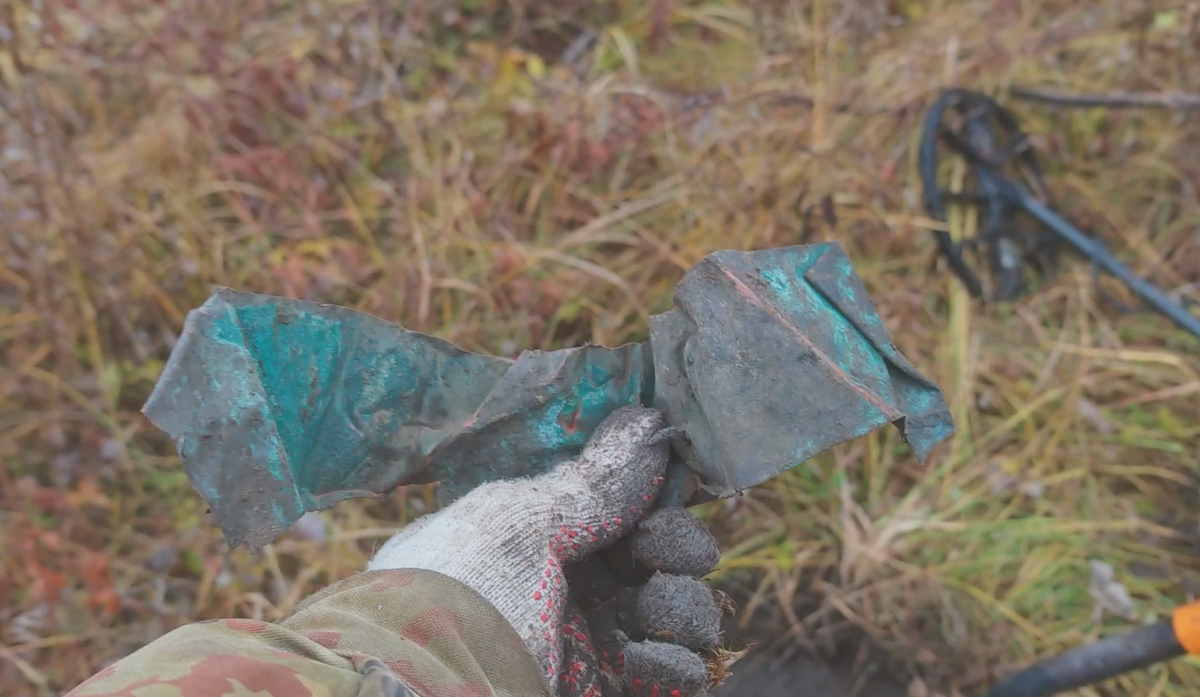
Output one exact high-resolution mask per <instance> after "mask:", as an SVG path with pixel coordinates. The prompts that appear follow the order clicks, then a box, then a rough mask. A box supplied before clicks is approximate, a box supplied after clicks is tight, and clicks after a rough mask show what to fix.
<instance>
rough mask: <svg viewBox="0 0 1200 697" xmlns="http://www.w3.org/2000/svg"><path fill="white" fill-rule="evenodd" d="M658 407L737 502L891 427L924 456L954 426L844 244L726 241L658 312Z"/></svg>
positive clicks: (714, 492) (653, 328)
mask: <svg viewBox="0 0 1200 697" xmlns="http://www.w3.org/2000/svg"><path fill="white" fill-rule="evenodd" d="M650 336H651V343H652V345H653V348H654V351H653V353H654V368H655V374H656V382H655V390H654V405H655V406H656V407H658V408H659V409H661V410H662V411H663V412H664V413H665V414H666V416H667V421H668V422H669V423H670V424H672V425H674V426H682V427H683V428H684V429H685V431H686V433H687V436H688V437H687V439H681V441H680V442H679V443H676V445H675V449H676V452H678V453H679V454H680V455H681V456H682V458H683V461H684V463H685V464H686V465H687V466H688V467H689V468H690V469H691V470H692V471H694V472H695V473H697V474H698V475H699V476H700V479H701V482H702V489H703V490H704V491H707V492H708V493H709V494H710V495H711V496H713V497H716V498H723V497H725V496H729V495H731V494H733V493H736V492H737V491H740V490H742V489H746V488H749V487H752V486H755V485H758V484H761V483H763V482H764V481H766V480H768V479H770V478H772V477H774V476H775V475H777V474H779V473H780V472H782V471H783V470H785V469H788V468H790V467H792V466H794V465H796V464H799V463H801V462H804V461H805V460H807V459H809V458H811V457H813V456H814V455H817V454H818V453H820V452H821V451H823V450H826V449H827V448H829V447H831V446H833V445H836V444H838V443H841V442H844V441H847V440H850V439H851V438H855V437H857V436H861V435H864V434H866V433H869V432H870V431H873V430H875V429H876V428H879V427H880V426H883V425H885V424H887V423H893V424H895V425H896V426H897V427H898V428H900V431H901V433H902V435H903V437H904V439H905V440H906V441H907V442H908V444H909V445H910V446H912V448H913V449H914V451H915V452H916V454H917V456H918V457H919V458H921V459H922V460H924V459H925V457H926V456H927V455H928V453H929V451H930V449H932V448H933V446H934V445H936V444H937V443H938V442H939V441H941V440H943V439H945V438H946V437H948V436H949V435H951V434H952V433H953V431H954V428H953V426H952V424H951V419H950V413H949V410H948V409H947V407H946V402H945V400H944V398H943V397H942V394H941V392H940V391H939V390H938V388H937V385H935V384H934V383H932V382H931V381H930V380H929V379H928V378H926V377H925V376H923V375H921V373H920V372H918V371H917V369H916V368H914V367H913V366H912V364H910V363H909V362H908V360H907V359H905V358H904V356H902V355H901V354H900V352H899V351H897V350H896V347H895V346H894V345H893V344H892V341H891V339H890V338H889V337H888V334H887V331H886V330H885V329H884V327H883V323H882V322H881V321H880V319H879V315H878V314H876V312H875V308H874V306H873V305H872V304H871V301H870V300H869V299H868V298H867V292H866V288H864V287H863V285H862V281H861V280H860V279H859V278H858V276H857V275H856V274H855V273H854V270H853V268H852V267H851V265H850V261H849V259H847V258H846V255H845V253H844V252H843V251H842V248H841V246H840V245H836V244H822V245H811V246H805V247H788V248H784V249H768V250H762V251H755V252H736V251H720V252H715V253H713V254H710V255H709V256H707V257H705V258H704V259H703V260H701V261H700V263H698V264H696V265H695V266H693V267H692V268H691V269H688V271H687V273H685V274H684V277H683V279H682V280H681V281H680V283H679V286H678V287H677V288H676V290H675V309H673V310H671V311H669V312H667V313H664V314H661V315H657V316H654V317H652V318H651V319H650Z"/></svg>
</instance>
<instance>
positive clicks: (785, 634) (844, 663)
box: [713, 588, 908, 697]
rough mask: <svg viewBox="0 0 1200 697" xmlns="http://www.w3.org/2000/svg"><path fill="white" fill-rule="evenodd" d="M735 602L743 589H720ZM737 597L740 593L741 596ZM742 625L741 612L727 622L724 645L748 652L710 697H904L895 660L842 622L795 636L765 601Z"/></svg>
mask: <svg viewBox="0 0 1200 697" xmlns="http://www.w3.org/2000/svg"><path fill="white" fill-rule="evenodd" d="M723 590H725V591H726V592H728V593H729V594H730V595H731V597H733V598H734V599H735V602H737V603H738V606H739V607H744V606H745V598H746V593H745V592H744V591H743V592H740V593H739V592H736V591H734V590H733V589H730V588H723ZM739 596H741V597H739ZM765 605H768V607H760V608H759V609H758V610H757V611H755V612H754V613H753V615H752V617H751V618H750V620H749V621H747V622H745V623H744V626H738V625H739V622H738V620H739V619H740V618H742V617H743V614H742V612H741V611H739V612H738V613H737V614H736V615H735V616H734V617H733V618H728V620H727V622H726V625H725V628H724V630H725V642H724V643H725V645H726V646H728V647H730V648H733V649H735V650H738V649H742V648H745V647H749V653H747V654H746V656H744V657H743V658H741V659H740V660H739V661H737V662H736V663H735V664H734V665H733V666H732V667H731V668H730V675H729V678H728V679H727V680H726V681H725V682H724V683H723V684H722V685H720V686H719V687H718V688H717V689H716V690H715V691H714V692H713V695H714V697H741V696H743V695H755V696H757V697H907V695H908V692H907V690H906V689H905V687H904V686H905V684H906V683H907V681H906V680H905V679H904V678H903V677H902V676H900V675H898V673H899V672H900V671H897V670H895V665H896V663H895V661H891V660H889V658H891V657H889V656H887V655H886V653H885V652H884V651H883V650H881V649H880V648H878V647H877V646H875V645H874V644H873V643H872V642H871V641H870V639H869V638H868V637H866V636H865V634H864V633H863V632H861V631H859V630H857V629H856V628H854V627H852V626H851V625H849V624H848V623H845V622H835V623H833V624H834V625H836V626H837V629H834V630H832V631H828V632H825V633H824V635H823V636H822V637H820V638H819V639H818V638H816V637H801V638H797V637H796V635H795V633H794V632H792V631H790V627H789V626H788V623H787V621H786V619H785V617H784V614H783V612H781V611H780V610H779V608H778V607H777V606H776V605H772V604H769V603H768V604H765Z"/></svg>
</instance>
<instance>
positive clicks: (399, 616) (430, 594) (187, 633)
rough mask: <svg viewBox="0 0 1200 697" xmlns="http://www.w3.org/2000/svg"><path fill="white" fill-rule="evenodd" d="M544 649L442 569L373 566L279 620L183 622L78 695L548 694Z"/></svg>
mask: <svg viewBox="0 0 1200 697" xmlns="http://www.w3.org/2000/svg"><path fill="white" fill-rule="evenodd" d="M548 694H549V691H548V689H547V687H546V685H545V683H544V682H543V681H542V679H541V677H540V675H539V671H538V669H537V661H536V660H535V659H534V657H533V654H532V653H530V651H529V650H528V649H527V648H526V647H525V645H524V643H522V642H521V639H520V637H519V636H517V633H516V631H515V630H514V629H513V628H512V627H511V626H510V625H509V624H508V622H507V621H505V619H504V617H503V616H502V615H501V614H500V613H499V611H497V610H496V609H495V608H494V607H492V605H491V604H490V603H488V601H487V600H485V599H484V598H483V596H481V595H479V594H478V593H476V592H475V591H474V590H472V589H470V588H468V587H467V586H465V585H463V584H461V583H459V582H458V581H455V580H454V579H451V578H449V577H447V576H443V575H442V574H438V573H435V572H432V571H421V570H407V569H406V570H399V571H396V570H389V571H371V572H367V573H362V574H359V575H357V576H354V577H351V578H348V579H346V580H344V581H342V582H340V583H337V584H335V585H333V586H330V587H328V588H325V589H324V590H322V591H320V592H319V593H317V594H315V595H314V596H312V597H311V598H309V599H308V600H306V601H305V602H304V603H302V604H301V605H300V606H299V607H297V608H296V610H295V611H294V612H293V613H292V614H291V615H289V616H288V617H287V618H285V619H283V620H282V621H281V622H279V623H276V624H273V623H270V622H259V621H254V620H237V619H227V620H211V621H207V622H197V623H194V624H189V625H186V626H183V627H180V628H179V629H176V630H174V631H172V632H170V633H168V634H166V635H164V636H162V637H161V638H159V639H158V640H156V641H154V642H152V643H151V644H149V645H147V646H145V647H143V648H142V649H140V650H138V651H136V652H134V653H132V654H130V655H129V656H127V657H126V658H123V659H121V660H120V661H117V662H116V663H115V664H113V665H111V666H109V667H108V668H105V669H104V670H102V671H100V672H99V673H97V674H96V675H94V676H93V677H91V678H89V679H88V680H87V681H85V682H84V683H83V684H81V685H80V686H79V687H76V688H75V689H74V690H72V691H71V692H69V693H67V697H240V696H242V695H245V696H247V697H251V696H253V697H298V696H299V697H303V696H306V695H307V696H309V697H409V696H414V697H468V696H470V697H475V696H478V697H485V696H489V695H495V696H496V697H518V696H519V697H532V696H546V695H548Z"/></svg>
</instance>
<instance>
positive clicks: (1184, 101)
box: [1009, 87, 1200, 109]
mask: <svg viewBox="0 0 1200 697" xmlns="http://www.w3.org/2000/svg"><path fill="white" fill-rule="evenodd" d="M1009 94H1010V95H1011V96H1012V97H1013V98H1014V99H1020V100H1023V101H1026V102H1037V103H1039V104H1051V105H1054V106H1064V107H1081V108H1090V107H1105V108H1109V109H1131V108H1142V109H1197V108H1200V94H1188V93H1186V92H1110V93H1108V94H1079V95H1073V94H1063V93H1062V92H1051V91H1048V90H1035V89H1030V88H1028V87H1013V88H1011V89H1010V90H1009Z"/></svg>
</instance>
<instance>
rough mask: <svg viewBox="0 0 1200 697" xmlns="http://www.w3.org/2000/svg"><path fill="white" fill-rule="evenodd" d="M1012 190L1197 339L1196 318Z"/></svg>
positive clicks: (1037, 203)
mask: <svg viewBox="0 0 1200 697" xmlns="http://www.w3.org/2000/svg"><path fill="white" fill-rule="evenodd" d="M1012 188H1014V189H1017V191H1016V192H1015V194H1016V198H1017V202H1018V203H1019V205H1020V206H1021V207H1023V208H1024V209H1025V210H1026V211H1027V212H1028V213H1029V214H1030V215H1032V216H1033V217H1035V218H1037V219H1038V220H1039V221H1041V222H1042V223H1043V224H1045V225H1047V226H1048V227H1050V228H1053V230H1054V232H1056V233H1057V234H1058V235H1060V236H1061V237H1062V238H1063V239H1065V240H1066V241H1067V242H1069V243H1070V244H1071V246H1073V247H1074V248H1075V249H1076V250H1077V251H1078V252H1079V253H1080V254H1083V255H1084V256H1086V257H1087V258H1088V259H1090V260H1091V261H1093V262H1095V263H1096V264H1097V265H1099V266H1100V267H1102V268H1103V269H1104V270H1105V271H1107V272H1108V273H1110V274H1112V275H1113V276H1116V277H1117V278H1119V279H1120V280H1121V281H1122V282H1123V283H1124V284H1125V285H1127V286H1129V289H1130V290H1132V291H1133V292H1134V293H1136V294H1137V295H1138V296H1139V297H1140V298H1142V300H1145V301H1146V302H1147V303H1149V304H1150V305H1151V306H1153V307H1154V309H1155V310H1158V311H1159V312H1161V313H1162V314H1164V315H1166V316H1167V317H1169V318H1170V319H1171V320H1172V321H1174V322H1175V323H1176V324H1178V325H1179V326H1180V327H1182V328H1183V329H1184V330H1185V331H1187V332H1189V333H1191V334H1192V335H1193V336H1195V337H1196V338H1198V339H1200V319H1197V318H1196V316H1195V315H1193V314H1192V313H1190V312H1188V311H1187V309H1186V308H1185V307H1183V306H1182V305H1180V304H1179V303H1177V302H1175V301H1174V300H1172V299H1171V298H1170V297H1168V296H1167V294H1166V293H1164V292H1162V291H1161V290H1159V289H1158V288H1157V287H1156V286H1154V284H1152V283H1147V282H1146V281H1144V280H1142V279H1140V278H1138V277H1137V276H1135V275H1133V273H1132V272H1131V271H1130V270H1129V269H1127V268H1125V266H1124V265H1123V264H1122V263H1121V262H1119V261H1117V260H1116V259H1115V258H1113V256H1112V255H1111V254H1109V253H1108V250H1107V249H1105V248H1104V247H1103V246H1102V245H1101V244H1100V243H1098V242H1096V241H1095V240H1092V239H1089V238H1088V237H1086V236H1084V234H1083V233H1081V232H1080V231H1078V230H1076V229H1075V228H1074V227H1072V226H1071V224H1070V223H1068V222H1067V221H1065V220H1063V219H1062V218H1060V217H1059V216H1058V214H1056V213H1055V212H1054V211H1052V210H1050V208H1049V207H1048V206H1046V205H1045V204H1043V203H1042V202H1041V201H1039V200H1037V199H1036V198H1034V197H1033V196H1032V195H1031V194H1029V193H1027V192H1025V191H1023V190H1021V189H1020V188H1018V187H1016V186H1013V187H1012Z"/></svg>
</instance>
